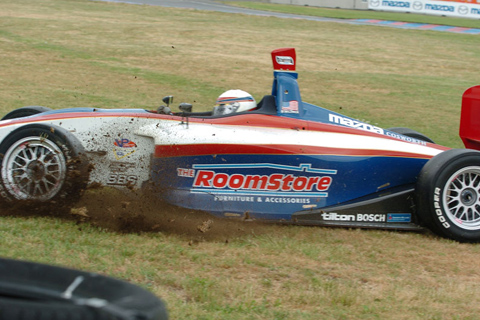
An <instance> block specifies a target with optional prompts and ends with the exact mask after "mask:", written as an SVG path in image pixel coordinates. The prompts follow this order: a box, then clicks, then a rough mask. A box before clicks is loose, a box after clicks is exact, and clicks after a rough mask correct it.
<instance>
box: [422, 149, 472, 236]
mask: <svg viewBox="0 0 480 320" xmlns="http://www.w3.org/2000/svg"><path fill="white" fill-rule="evenodd" d="M471 166H475V167H478V168H479V169H480V152H477V151H474V150H465V149H453V150H449V151H445V152H443V153H441V154H439V155H438V156H436V157H434V158H432V159H431V160H430V161H429V162H427V164H426V165H425V166H424V168H423V169H422V171H421V173H420V175H419V178H418V183H417V188H416V189H417V190H416V197H417V206H418V212H417V213H418V215H419V218H420V220H421V221H422V222H424V223H425V224H426V226H427V227H429V228H430V229H431V230H432V231H434V232H435V233H437V234H439V235H441V236H445V237H447V238H450V239H454V240H457V241H461V242H476V241H480V227H479V228H478V229H477V230H468V229H464V228H461V227H460V226H458V225H457V224H456V223H455V222H454V221H452V218H451V216H450V215H449V214H447V211H448V208H445V205H444V199H443V196H444V191H445V189H446V188H448V181H449V180H450V178H451V177H452V175H453V174H454V173H455V172H457V171H458V170H461V169H462V168H466V167H471Z"/></svg>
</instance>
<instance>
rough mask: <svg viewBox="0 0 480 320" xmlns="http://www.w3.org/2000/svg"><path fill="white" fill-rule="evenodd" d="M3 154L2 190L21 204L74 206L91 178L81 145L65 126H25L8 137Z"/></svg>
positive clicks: (0, 182)
mask: <svg viewBox="0 0 480 320" xmlns="http://www.w3.org/2000/svg"><path fill="white" fill-rule="evenodd" d="M0 157H1V174H0V178H1V179H0V193H1V195H2V197H3V198H4V199H6V200H9V201H16V202H17V203H18V204H31V205H34V206H36V207H38V205H40V207H42V206H44V205H46V203H47V202H48V203H51V204H55V205H56V206H60V207H61V206H63V205H67V204H68V205H69V206H70V205H72V204H73V203H74V202H76V201H77V200H78V199H79V198H80V196H81V194H82V192H83V190H84V188H85V186H86V183H87V181H88V169H87V168H88V164H87V161H86V159H85V158H84V157H83V154H82V153H81V145H80V144H79V143H78V142H76V140H75V139H74V138H73V137H72V136H71V134H69V133H68V132H65V131H64V130H63V129H61V128H53V127H47V126H43V125H29V126H25V127H21V128H20V129H17V130H16V131H14V132H12V133H11V134H10V135H9V136H8V137H7V138H5V139H4V141H3V142H2V144H1V145H0Z"/></svg>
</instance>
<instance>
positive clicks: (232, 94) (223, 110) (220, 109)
mask: <svg viewBox="0 0 480 320" xmlns="http://www.w3.org/2000/svg"><path fill="white" fill-rule="evenodd" d="M256 107H257V102H256V101H255V99H254V98H253V97H252V96H251V95H250V94H249V93H248V92H245V91H243V90H228V91H225V92H224V93H222V94H221V95H220V96H219V97H218V99H217V102H216V103H215V107H214V108H213V115H214V116H218V115H223V114H229V113H234V112H242V111H248V110H253V109H255V108H256Z"/></svg>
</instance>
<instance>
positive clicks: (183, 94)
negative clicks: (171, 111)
mask: <svg viewBox="0 0 480 320" xmlns="http://www.w3.org/2000/svg"><path fill="white" fill-rule="evenodd" d="M277 8H278V7H277ZM287 8H288V10H290V11H291V12H293V11H294V10H297V9H299V8H297V7H292V6H288V7H287ZM302 9H307V10H309V11H312V10H313V8H302ZM319 10H324V9H319ZM319 12H320V11H319ZM325 12H332V14H335V15H341V16H337V17H343V18H364V15H365V14H367V13H368V14H376V13H373V12H350V11H348V12H347V11H342V10H326V11H325ZM309 14H311V13H309ZM351 14H356V15H354V16H350V15H351ZM322 15H326V14H322ZM401 17H404V19H400V18H391V19H392V20H403V21H406V19H407V18H408V19H411V18H412V17H413V15H401ZM372 18H379V17H378V16H372ZM419 18H422V19H423V18H425V19H426V18H427V17H424V16H419ZM442 20H444V21H447V20H448V21H451V20H450V19H446V18H445V19H443V18H442ZM464 22H465V23H467V22H469V23H470V22H471V21H467V20H465V21H464ZM474 22H475V21H474ZM431 23H435V22H431ZM449 24H450V23H449ZM457 25H458V24H457ZM479 44H480V37H479V36H476V35H462V34H451V33H442V32H434V31H419V30H402V29H394V28H384V27H378V26H356V25H349V24H340V23H326V22H312V21H302V20H293V19H279V18H273V17H272V18H266V17H255V16H244V15H233V14H218V13H215V12H203V11H196V10H182V9H173V8H162V7H150V6H135V5H128V4H115V3H105V2H94V1H87V0H20V1H15V2H13V1H7V0H0V71H1V76H0V88H1V90H0V101H1V105H0V112H1V113H2V114H4V113H6V112H8V111H10V110H12V109H14V108H18V107H22V106H25V105H45V106H48V107H51V108H65V107H79V106H89V107H105V108H135V107H142V108H143V107H147V108H155V107H157V106H158V105H159V104H160V101H161V98H162V97H163V96H166V95H170V94H173V95H174V96H175V103H180V102H190V103H193V105H194V108H195V109H196V110H207V109H211V108H212V107H213V105H214V102H215V99H216V97H217V96H218V95H219V94H220V93H222V92H223V91H224V90H227V89H236V88H240V89H243V90H246V91H248V92H250V93H252V94H253V95H254V97H255V98H256V99H257V100H259V99H260V98H261V97H262V96H263V95H265V94H268V93H269V92H270V90H271V82H272V66H271V60H270V51H271V50H273V49H275V48H279V47H295V48H296V49H297V57H298V68H297V70H298V72H299V84H300V89H301V92H302V98H303V100H305V101H307V102H311V103H314V104H318V105H322V106H326V107H329V108H331V109H332V110H335V111H340V112H342V113H344V114H346V115H348V116H351V117H355V118H358V119H362V120H365V121H369V122H371V123H373V124H375V125H378V126H381V127H385V128H388V127H393V126H404V127H411V128H412V129H416V130H418V131H421V132H423V133H425V134H427V135H428V136H430V137H431V138H432V139H434V140H435V141H436V142H438V143H440V144H444V145H447V146H450V147H462V144H461V142H460V140H459V138H458V124H459V115H460V104H461V95H462V93H463V91H464V90H466V89H467V88H468V87H470V86H473V85H477V84H479V82H480V80H479V76H478V75H479V71H480V68H479V66H480V53H479V51H478V47H479ZM125 203H131V205H124V204H125ZM78 206H85V207H87V209H88V214H89V216H90V218H83V217H73V216H72V217H64V218H61V217H55V216H36V215H33V214H31V215H27V214H17V215H15V216H4V217H3V218H2V224H1V225H0V235H1V237H0V239H1V241H2V242H3V245H2V246H0V256H4V257H11V258H18V259H26V260H33V261H39V262H44V263H52V264H57V265H64V266H69V267H75V268H80V269H83V270H88V271H93V272H100V273H103V274H107V275H111V276H115V277H119V278H122V279H126V280H128V281H131V282H133V283H136V284H139V285H141V286H143V287H145V288H147V289H148V290H151V291H152V292H154V293H155V294H157V295H158V296H160V297H162V298H163V299H164V300H165V301H166V302H167V304H168V308H169V310H170V314H171V318H172V319H233V320H236V319H476V318H477V317H478V314H479V311H480V307H479V305H480V304H479V303H478V302H479V297H480V295H479V288H478V285H477V283H478V281H479V280H480V272H479V271H478V270H477V269H478V268H476V266H477V265H478V264H479V263H480V260H479V259H480V258H479V248H480V247H479V246H478V245H471V244H459V243H455V242H452V241H448V240H445V239H440V238H437V237H434V236H432V235H431V234H429V233H428V232H426V233H401V232H385V231H375V230H347V229H327V228H306V227H285V226H272V225H268V226H261V225H257V224H249V223H242V222H235V223H234V222H231V221H228V222H225V221H223V220H217V219H212V220H213V221H214V222H213V225H212V229H211V230H210V231H208V232H206V233H201V232H199V231H198V230H197V227H198V226H199V225H200V224H202V222H204V221H205V220H208V219H209V218H208V217H206V216H203V215H197V214H194V213H191V212H186V211H182V210H180V211H178V212H177V211H175V210H174V209H173V208H171V207H166V206H163V205H161V204H152V205H147V204H145V203H144V202H142V200H141V199H140V200H137V199H136V196H134V195H133V196H132V195H130V196H124V195H118V194H115V193H113V194H108V193H107V194H104V193H101V192H98V193H97V192H96V191H90V192H89V193H88V194H87V196H86V197H84V199H82V201H81V203H80V204H79V205H78ZM4 215H5V214H4Z"/></svg>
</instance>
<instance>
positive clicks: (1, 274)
mask: <svg viewBox="0 0 480 320" xmlns="http://www.w3.org/2000/svg"><path fill="white" fill-rule="evenodd" d="M50 319H56V320H100V319H101V320H165V319H168V315H167V310H166V307H165V305H164V303H163V302H162V300H160V299H159V298H158V297H156V296H155V295H153V294H152V293H151V292H149V291H147V290H144V289H142V288H140V287H139V286H136V285H133V284H131V283H128V282H125V281H123V280H118V279H114V278H111V277H106V276H102V275H99V274H95V273H89V272H83V271H78V270H73V269H67V268H62V267H56V266H50V265H44V264H39V263H32V262H24V261H18V260H11V259H3V258H0V320H50Z"/></svg>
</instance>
